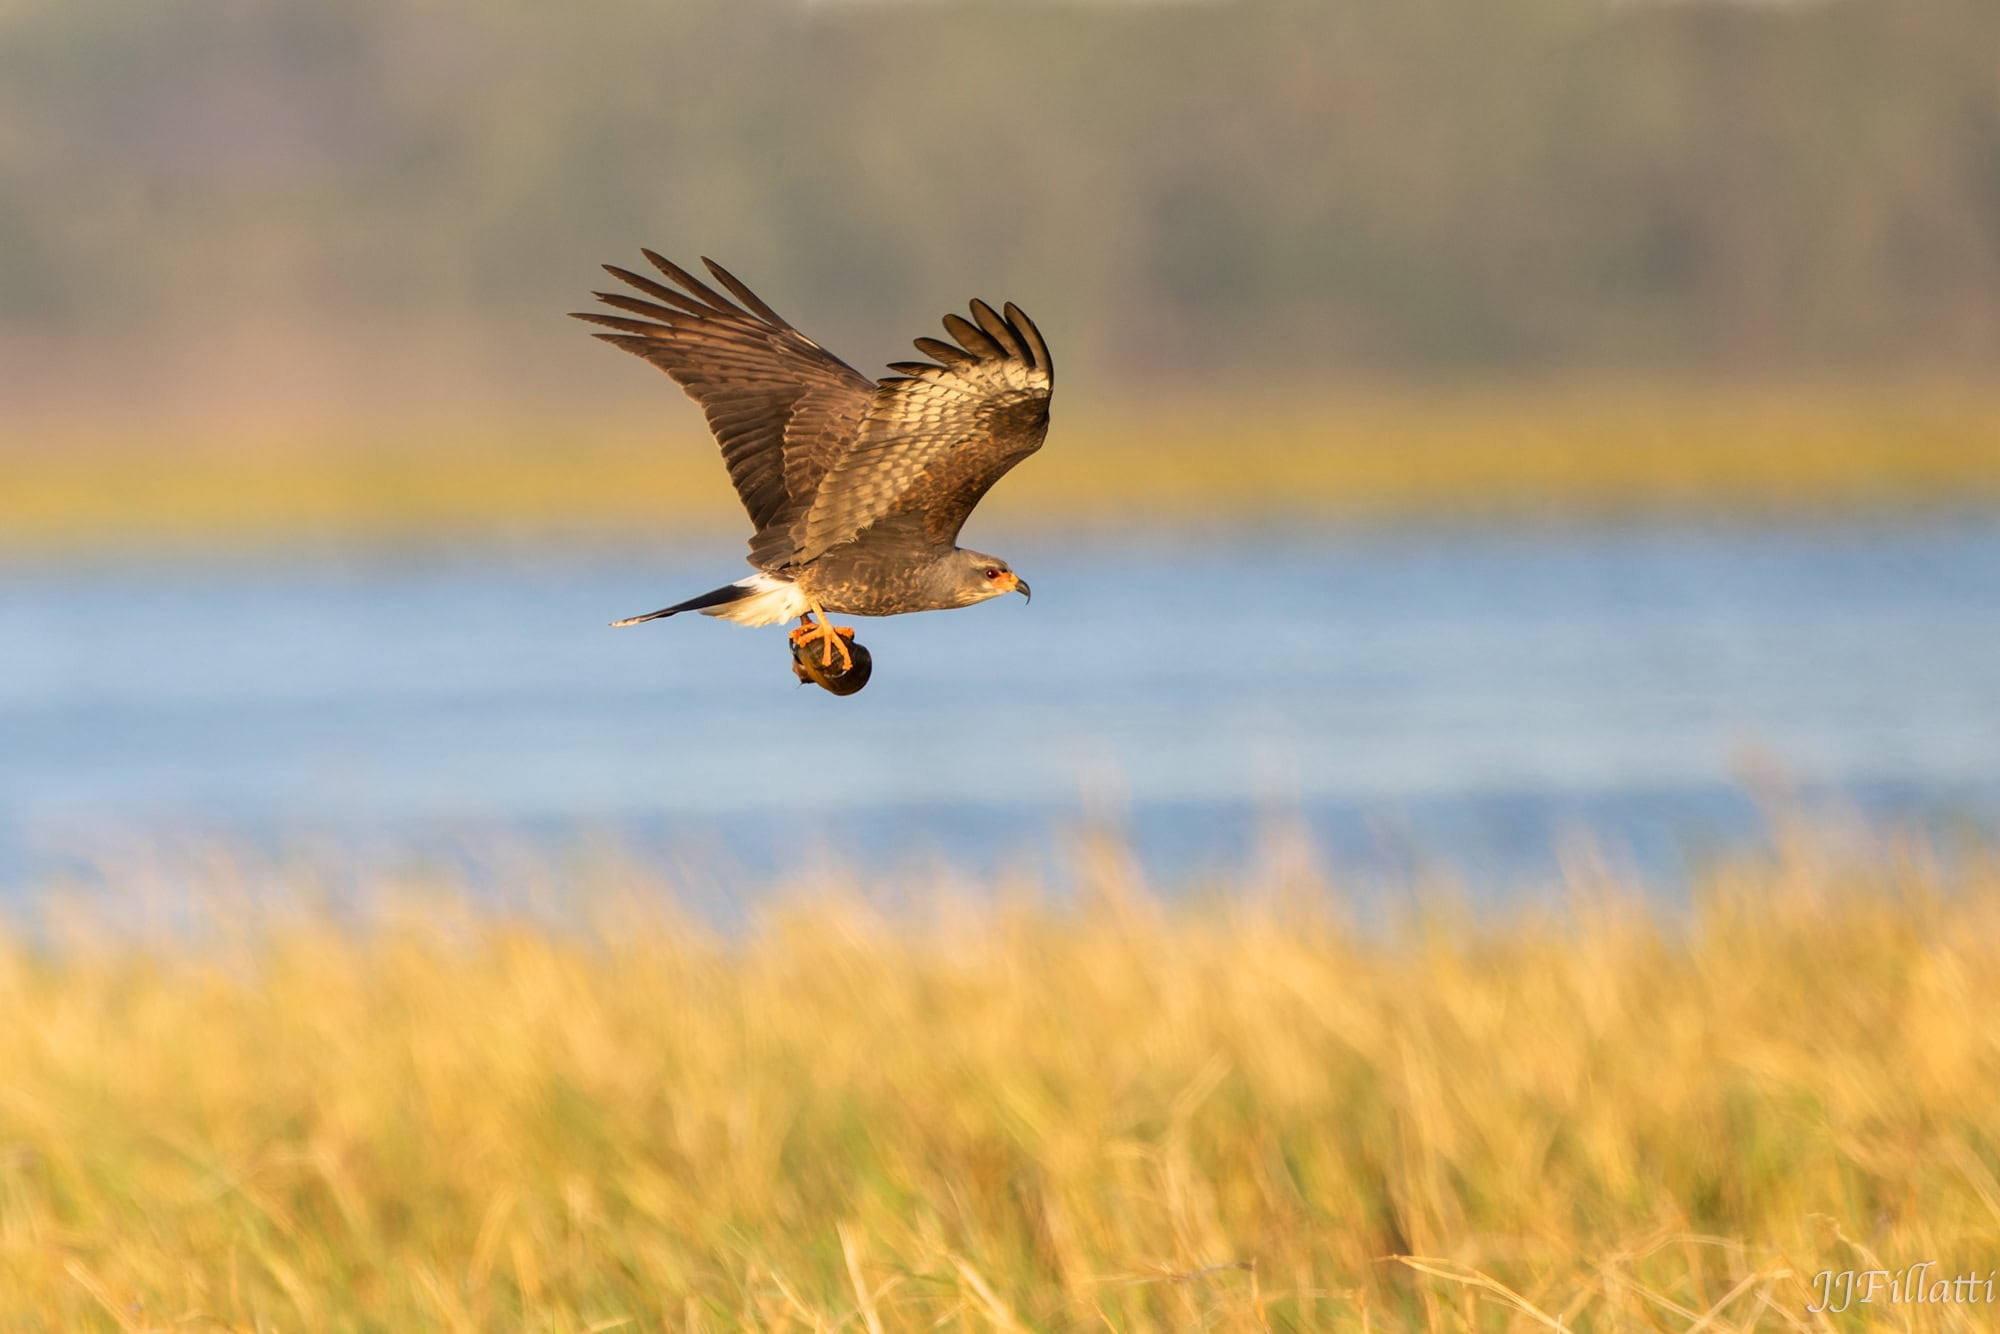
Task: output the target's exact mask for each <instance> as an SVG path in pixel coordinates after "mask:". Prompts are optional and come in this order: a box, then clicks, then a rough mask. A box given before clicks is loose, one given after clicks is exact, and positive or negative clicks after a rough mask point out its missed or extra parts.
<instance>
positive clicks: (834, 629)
mask: <svg viewBox="0 0 2000 1334" xmlns="http://www.w3.org/2000/svg"><path fill="white" fill-rule="evenodd" d="M799 620H800V621H801V622H802V624H801V625H800V626H799V628H798V629H796V630H794V631H792V642H793V643H794V644H804V643H807V642H808V641H810V640H814V639H817V640H819V642H820V648H819V665H820V666H822V667H831V666H833V655H834V654H836V653H838V654H839V655H840V670H841V671H843V672H844V671H848V670H849V669H851V668H852V667H853V666H854V655H853V654H852V653H849V652H848V651H847V641H848V640H850V639H852V638H854V627H853V626H851V625H834V624H832V623H831V622H829V621H826V620H824V619H822V620H821V621H820V622H819V623H818V624H816V625H815V624H814V623H813V622H812V621H810V620H808V619H807V618H805V617H803V616H801V617H800V618H799Z"/></svg>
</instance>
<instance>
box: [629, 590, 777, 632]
mask: <svg viewBox="0 0 2000 1334" xmlns="http://www.w3.org/2000/svg"><path fill="white" fill-rule="evenodd" d="M752 591H753V590H751V589H748V588H745V587H744V586H743V585H742V584H724V585H723V586H722V587H720V588H718V589H716V590H715V591H714V592H712V593H703V594H702V595H701V596H700V597H698V598H689V599H688V600H687V601H686V602H676V603H675V604H674V605H673V606H671V607H662V608H660V609H659V610H658V611H649V612H647V613H646V614H645V615H644V616H627V617H626V618H625V619H624V620H622V621H613V622H612V624H613V625H637V624H639V622H641V621H657V620H659V619H660V618H661V617H663V616H678V615H679V614H680V613H682V612H684V611H707V610H708V609H709V608H710V607H720V606H724V605H726V604H728V603H731V602H740V601H742V600H743V599H744V598H747V597H749V596H750V595H751V593H752Z"/></svg>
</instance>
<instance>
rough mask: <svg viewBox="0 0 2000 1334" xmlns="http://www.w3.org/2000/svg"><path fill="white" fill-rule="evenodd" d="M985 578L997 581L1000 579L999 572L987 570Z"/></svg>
mask: <svg viewBox="0 0 2000 1334" xmlns="http://www.w3.org/2000/svg"><path fill="white" fill-rule="evenodd" d="M986 577H987V578H988V579H998V578H999V577H1000V571H998V570H995V569H988V570H987V571H986Z"/></svg>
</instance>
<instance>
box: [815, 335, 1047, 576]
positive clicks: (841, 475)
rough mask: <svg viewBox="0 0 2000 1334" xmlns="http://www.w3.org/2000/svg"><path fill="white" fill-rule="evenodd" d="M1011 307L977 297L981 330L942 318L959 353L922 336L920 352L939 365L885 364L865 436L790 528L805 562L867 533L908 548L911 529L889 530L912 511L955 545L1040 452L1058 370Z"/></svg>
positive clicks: (936, 536) (933, 537) (927, 529)
mask: <svg viewBox="0 0 2000 1334" xmlns="http://www.w3.org/2000/svg"><path fill="white" fill-rule="evenodd" d="M1006 309H1007V312H1008V313H1007V314H1006V315H1005V316H1002V315H1000V314H997V313H996V312H995V311H994V310H993V308H992V307H991V306H988V305H986V303H984V302H981V301H975V302H974V303H973V304H972V315H973V319H974V320H977V321H979V323H978V324H974V323H972V322H971V321H968V320H966V319H964V318H963V317H961V316H958V315H947V316H946V317H945V319H944V327H945V331H946V332H947V333H949V334H951V336H952V337H953V338H954V339H956V340H957V341H958V344H959V346H957V347H952V346H950V345H949V344H940V343H938V342H937V340H935V339H930V338H920V339H917V340H916V347H917V350H918V351H919V352H923V353H925V354H926V355H929V356H932V357H934V358H935V359H936V360H935V361H934V362H897V363H895V365H893V366H892V367H891V368H890V369H892V370H895V371H898V372H901V374H900V375H898V376H896V377H893V378H889V379H885V380H883V381H882V382H881V383H880V384H879V385H878V386H877V388H876V390H875V394H874V398H873V400H872V401H871V402H870V404H869V408H868V414H867V417H866V419H865V420H864V422H863V423H862V426H861V431H860V434H859V438H858V439H856V441H855V442H854V444H853V446H852V447H851V448H849V449H848V450H847V451H846V452H845V453H843V454H842V455H841V456H840V458H839V459H838V461H836V462H835V463H834V465H833V466H832V467H831V468H830V469H828V470H827V472H826V474H825V476H823V477H822V478H821V479H820V483H819V490H818V493H817V494H816V495H815V496H814V498H813V502H812V504H811V506H810V507H809V508H808V509H806V510H805V511H804V512H803V513H802V514H801V515H800V516H799V517H798V519H797V520H795V521H794V523H793V529H792V535H793V538H794V541H795V543H796V546H797V556H796V560H797V561H798V562H800V563H803V562H805V561H810V560H814V559H817V558H818V557H819V556H821V555H823V554H825V553H826V552H827V551H829V550H831V549H832V548H834V547H837V546H840V545H843V544H845V543H848V542H866V541H868V540H869V538H870V535H871V531H873V532H875V533H878V534H879V535H880V537H879V540H881V541H883V542H885V543H888V542H896V543H907V542H908V541H910V540H911V539H910V537H909V536H908V534H909V533H910V532H911V525H910V524H909V523H907V522H898V523H890V522H885V521H886V520H890V519H892V518H894V517H896V516H906V515H920V516H921V517H922V523H921V525H920V531H921V534H922V539H923V541H924V542H926V543H927V544H929V545H930V546H933V547H949V546H950V545H952V544H953V543H954V542H955V541H956V540H957V538H958V532H959V529H960V528H962V527H963V526H964V524H965V520H966V517H967V516H968V515H970V514H971V513H972V509H973V507H974V506H975V505H977V504H978V503H979V500H980V498H981V497H982V496H984V495H985V494H986V492H987V490H988V489H989V488H991V487H992V485H993V483H994V482H996V481H998V480H999V479H1000V477H1001V476H1002V475H1004V474H1005V473H1006V472H1007V470H1008V469H1010V468H1012V467H1013V466H1014V465H1015V464H1017V463H1019V462H1020V461H1021V460H1022V459H1024V458H1026V457H1027V456H1028V455H1030V454H1032V453H1034V452H1035V451H1036V450H1037V449H1040V448H1041V445H1042V440H1043V439H1044V437H1046V435H1047V434H1048V425H1049V395H1050V393H1051V392H1052V390H1053V388H1054V383H1055V366H1054V363H1053V361H1052V360H1051V359H1050V357H1049V350H1048V345H1047V344H1046V343H1045V342H1043V340H1042V336H1041V331H1040V330H1039V329H1036V328H1035V327H1034V325H1033V323H1032V322H1031V321H1029V320H1028V318H1027V316H1025V315H1022V314H1021V313H1020V312H1019V310H1018V309H1017V308H1016V307H1014V306H1012V305H1009V306H1008V307H1007V308H1006ZM878 525H879V527H878Z"/></svg>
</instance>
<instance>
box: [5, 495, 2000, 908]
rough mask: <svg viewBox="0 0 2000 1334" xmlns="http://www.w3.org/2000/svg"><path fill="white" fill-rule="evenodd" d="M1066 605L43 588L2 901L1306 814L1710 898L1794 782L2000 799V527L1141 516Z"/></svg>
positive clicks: (583, 563) (798, 857) (370, 579)
mask: <svg viewBox="0 0 2000 1334" xmlns="http://www.w3.org/2000/svg"><path fill="white" fill-rule="evenodd" d="M968 540H969V541H972V542H974V543H975V544H977V545H980V546H982V547H984V548H986V549H999V550H1002V551H1003V552H1004V554H1005V555H1007V556H1008V557H1009V559H1010V560H1012V562H1013V564H1014V565H1015V567H1016V568H1017V569H1019V570H1020V571H1021V573H1022V574H1023V576H1024V577H1026V578H1027V579H1028V580H1030V581H1031V582H1032V584H1033V586H1034V588H1035V598H1034V602H1033V604H1032V605H1029V604H1026V603H1024V602H1023V601H1022V600H1021V599H1019V598H1012V597H1009V598H1004V599H1001V600H998V601H996V602H993V603H991V604H988V605H984V606H980V607H976V608H971V609H967V610H962V611H955V612H950V613H942V614H933V615H923V616H905V617H898V618H893V619H890V620H884V621H876V622H870V621H862V622H859V623H858V624H859V629H860V635H861V638H862V640H863V641H864V642H865V643H866V644H867V645H868V646H869V647H870V649H871V650H872V651H873V653H874V655H875V660H876V665H875V677H874V680H873V681H872V683H871V684H870V685H869V687H868V688H867V689H866V690H865V691H863V692H862V693H860V694H858V695H855V696H853V697H850V698H844V699H842V698H835V697H833V696H830V695H827V694H825V693H823V692H821V691H819V690H817V689H814V688H810V687H802V686H799V685H797V684H796V683H795V682H794V680H793V678H792V676H791V673H790V669H789V664H788V660H787V654H786V649H785V646H784V635H783V632H782V631H780V630H776V629H765V630H757V631H752V630H746V629H743V628H740V627H737V626H734V625H730V624H726V623H722V622H717V621H713V620H708V619H703V618H696V617H684V618H677V619H674V620H672V621H665V622H655V623H651V624H647V625H643V626H637V627H632V628H629V629H620V630H612V629H609V628H607V626H606V622H608V621H610V620H612V619H613V618H615V617H619V616H625V615H630V614H633V613H635V612H641V611H646V610H650V609H651V608H653V607H656V606H659V605H662V604H663V603H665V602H668V601H671V600H674V599H677V598H680V597H684V596H687V595H690V594H693V593H698V592H701V591H704V590H706V589H708V588H710V587H713V586H715V585H716V584H718V583H722V582H725V581H727V580H729V579H733V578H736V577H738V575H739V574H740V573H741V572H742V570H743V568H744V567H742V566H741V564H740V559H739V556H738V553H737V551H736V550H735V549H732V548H731V547H730V546H729V544H728V543H726V542H715V543H704V544H702V545H700V546H692V545H691V546H685V547H635V546H621V547H609V546H605V547H585V546H580V545H578V544H574V543H568V544H550V545H545V546H527V547H519V546H517V547H497V548H479V549H455V550H449V551H436V550H434V551H423V552H412V551H399V552H394V553H384V552H379V551H364V550H353V551H326V550H317V551H312V552H299V553H289V554H288V553H279V554H268V553H259V554H257V555H254V556H245V555H240V554H233V555H213V556H199V555H187V554H185V553H181V554H171V555H168V554H160V553H135V554H130V555H126V556H119V557H99V558H93V559H89V560H68V561H64V560H56V559H53V558H40V559H21V558H16V559H15V560H13V561H12V562H11V563H8V564H0V889H8V888H11V889H13V890H16V891H19V890H21V889H22V888H24V887H30V886H33V885H35V884H37V883H40V882H42V881H44V880H46V879H47V878H48V877H49V876H51V875H53V874H56V873H59V872H63V871H66V870H69V869H73V868H74V867H76V866H78V865H80V864H85V863H88V862H91V861H92V860H93V859H102V858H103V857H104V856H106V855H107V854H122V853H125V852H129V851H130V850H132V849H134V848H143V847H145V846H147V845H148V844H150V843H152V842H155V841H159V840H174V839H184V838H188V837H191V836H192V837H200V838H213V839H218V840H223V841H230V840H240V841H243V842H245V843H247V844H249V845H252V846H264V847H283V846H288V845H291V844H295V843H299V842H303V843H305V844H308V845H310V846H313V847H317V848H321V849H328V848H331V849H336V850H344V851H343V852H341V853H339V854H337V855H350V854H351V855H355V856H360V855H362V852H363V850H366V851H367V855H369V856H378V857H391V856H394V855H397V854H398V852H399V851H410V852H421V853H423V854H425V855H445V856H475V855H477V851H478V850H479V849H481V848H485V847H490V846H493V845H495V844H497V843H502V842H506V843H512V844H515V845H527V846H548V847H557V848H559V847H562V846H565V845H567V844H569V843H571V842H574V841H576V840H605V839H608V840H611V841H613V842H616V843H618V844H619V845H621V846H623V847H625V848H627V849H629V850H631V851H633V852H634V853H635V855H637V856H640V857H642V858H646V859H659V860H662V861H664V862H667V863H670V864H672V865H675V866H681V867H687V866H695V865H699V866H701V867H703V868H706V871H705V873H707V874H709V875H711V876H712V877H713V878H714V881H715V882H716V883H718V884H723V885H730V886H737V887H740V888H742V889H744V890H749V889H752V888H754V887H756V886H759V885H762V884H765V883H767V882H769V881H771V880H772V879H773V878H774V877H780V876H783V875H786V874H789V873H791V872H793V871H796V870H797V869H798V868H799V867H800V866H802V865H803V864H805V860H806V859H807V858H808V857H809V856H814V855H819V854H822V853H824V852H826V851H827V850H829V849H831V850H833V851H836V852H837V853H838V854H839V855H841V856H842V857H844V858H845V859H847V860H848V861H849V862H850V863H852V864H855V865H859V866H863V867H867V866H873V865H898V866H901V865H909V864H916V863H921V862H943V863H946V864H950V865H954V866H958V867H962V868H964V869H966V870H968V871H971V872H979V871H982V870H989V869H991V868H993V867H995V866H997V865H1014V864H1017V863H1022V862H1025V863H1026V864H1028V865H1029V866H1031V867H1032V866H1038V865H1040V866H1051V865H1053V864H1055V863H1058V862H1060V861H1061V859H1062V858H1063V857H1064V856H1065V855H1066V852H1065V849H1066V848H1067V847H1068V844H1069V840H1070V839H1071V838H1072V837H1073V835H1074V834H1075V832H1076V831H1077V830H1078V829H1079V828H1082V827H1085V826H1088V825H1092V824H1099V823H1108V824H1110V825H1112V826H1114V827H1116V828H1117V829H1118V830H1119V831H1121V833H1122V835H1123V836H1124V837H1126V838H1128V839H1129V840H1130V841H1131V843H1132V845H1133V847H1134V848H1135V849H1136V850H1137V852H1138V854H1139V856H1140V859H1141V861H1142V863H1143V864H1144V865H1145V866H1146V867H1147V868H1148V869H1149V870H1151V871H1152V872H1153V873H1154V874H1155V875H1156V876H1158V877H1159V878H1161V879H1163V880H1166V881H1174V880H1179V879H1188V878H1194V877H1199V876H1201V875H1203V874H1207V873H1209V872H1212V871H1215V870H1217V869H1219V868H1224V867H1228V866H1230V865H1232V864H1234V863H1237V862H1240V861H1242V860H1243V859H1244V858H1245V857H1247V856H1249V855H1251V854H1252V853H1253V852H1254V850H1255V847H1256V845H1257V844H1258V843H1259V841H1260V840H1262V839H1263V838H1264V837H1265V835H1266V833H1267V831H1268V829H1269V828H1270V827H1271V826H1272V825H1274V824H1277V825H1289V826H1294V827H1296V826H1303V827H1304V828H1305V829H1306V830H1308V831H1309V832H1310V834H1311V835H1312V837H1313V839H1314V840H1315V841H1316V842H1317V843H1318V844H1319V845H1320V846H1321V849H1322V851H1323V853H1324V855H1325V856H1326V858H1327V859H1328V860H1329V862H1331V863H1332V864H1334V865H1335V866H1336V867H1342V868H1347V869H1350V870H1352V871H1354V872H1355V873H1356V874H1358V875H1361V876H1364V877H1369V876H1383V875H1386V876H1391V877H1406V876H1409V875H1411V874H1413V873H1423V874H1428V873H1431V872H1442V873H1445V874H1449V875H1453V876H1458V877H1462V878H1464V879H1466V880H1467V881H1469V882H1471V883H1475V884H1491V885H1505V884H1510V883H1516V882H1523V881H1529V880H1533V879H1535V878H1536V877H1538V876H1543V875H1545V874H1546V873H1547V872H1548V871H1549V870H1550V868H1552V867H1553V866H1554V865H1555V863H1556V861H1557V859H1558V858H1559V857H1560V855H1561V853H1562V851H1563V849H1564V848H1565V847H1567V846H1572V845H1573V844H1574V843H1575V841H1577V840H1578V839H1579V838H1581V839H1587V840H1588V841H1591V842H1593V843H1595V844H1596V845H1598V846H1599V847H1601V848H1603V849H1605V850H1606V851H1607V852H1608V854H1609V855H1611V856H1612V857H1613V858H1614V860H1618V861H1620V862H1622V863H1624V864H1629V865H1631V866H1632V867H1634V868H1635V869H1636V870H1637V871H1638V872H1639V873H1641V874H1642V875H1645V876H1647V877H1652V878H1657V879H1661V880H1665V881H1674V880H1677V879H1679V878H1682V877H1684V876H1685V874H1686V873H1687V870H1688V868H1689V867H1690V866H1692V865H1694V864H1695V863H1696V862H1697V861H1698V860H1699V859H1700V858H1701V857H1702V856H1705V855H1706V854H1707V853H1709V852H1710V851H1713V850H1714V849H1717V848H1722V847H1727V846H1731V845H1734V844H1738V843H1741V842H1743V841H1744V840H1747V839H1754V838H1756V837H1757V836H1758V834H1759V831H1760V829H1761V827H1762V822H1763V814H1762V811H1761V808H1760V802H1763V801H1767V800H1769V798H1770V794H1771V793H1773V792H1778V793H1785V794H1791V795H1793V796H1797V797H1799V798H1801V799H1803V800H1806V801H1807V802H1808V803H1811V804H1814V805H1816V806H1818V807H1820V808H1825V809H1834V810H1843V811H1848V812H1851V813H1853V814H1854V815H1856V816H1858V817H1859V818H1863V819H1867V820H1879V821H1882V822H1885V823H1896V822H1915V823H1919V824H1924V825H1927V826H1929V827H1932V828H1934V829H1941V830H1946V831H1950V830H1954V829H1970V830H1972V831H1974V832H1983V831H1986V830H1990V829H1992V828H1993V827H1994V819H1995V816H1996V813H2000V521H1996V520H1994V519H1991V518H1958V519H1950V520H1930V521H1922V522H1918V521H1907V522H1900V523H1887V522H1881V523H1854V524H1849V525H1840V526H1820V527H1813V528H1798V527H1786V528H1774V529H1770V530H1758V529H1753V528H1749V527H1745V526H1741V525H1737V526H1724V527H1703V526H1696V525H1687V526H1678V527H1676V526H1659V525H1652V526H1643V525H1641V526H1634V527H1596V528H1588V529H1564V530H1555V531H1540V530H1537V531H1502V530H1483V529H1468V530H1462V531H1451V530H1439V529H1424V530H1395V531H1374V530H1329V531H1319V532H1304V531H1289V532H1283V533H1275V534H1272V533H1264V534H1237V535H1233V536H1217V537H1211V538H1206V539H1201V540H1195V539H1174V538H1168V537H1164V536H1149V535H1147V534H1144V533H1123V534H1116V535H1109V536H1106V537H1104V538H1103V539H1102V540H1100V541H1094V542H1088V543H1082V542H1072V543H1052V542H1049V541H1046V540H1042V541H1036V542H1017V543H1011V544H1010V543H1008V542H1006V541H1005V539H1004V538H1003V537H1001V536H996V535H995V534H992V533H974V534H968Z"/></svg>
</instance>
